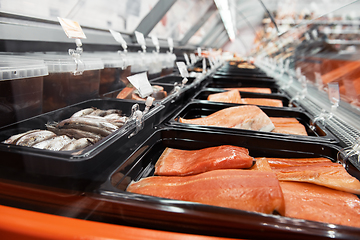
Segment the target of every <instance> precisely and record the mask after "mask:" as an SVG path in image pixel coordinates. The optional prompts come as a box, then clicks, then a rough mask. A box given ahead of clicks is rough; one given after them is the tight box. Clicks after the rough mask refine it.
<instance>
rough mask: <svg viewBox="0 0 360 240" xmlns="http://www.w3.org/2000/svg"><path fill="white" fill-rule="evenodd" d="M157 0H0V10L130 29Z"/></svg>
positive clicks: (133, 27)
mask: <svg viewBox="0 0 360 240" xmlns="http://www.w3.org/2000/svg"><path fill="white" fill-rule="evenodd" d="M157 2H158V0H127V1H117V0H102V1H97V0H78V1H73V0H37V1H29V0H1V2H0V10H1V11H5V12H10V13H14V14H19V15H26V16H31V17H37V18H43V19H49V20H54V21H57V17H63V18H69V19H72V20H74V21H77V22H79V23H80V25H82V26H88V27H94V28H100V29H106V30H107V29H109V28H111V29H114V30H117V31H120V32H125V33H132V32H133V31H134V30H135V29H136V27H137V26H138V25H139V23H140V22H141V20H142V19H143V18H144V17H145V16H146V15H147V14H148V13H149V12H150V11H151V9H152V8H153V7H154V6H155V4H156V3H157ZM19 6H21V7H19Z"/></svg>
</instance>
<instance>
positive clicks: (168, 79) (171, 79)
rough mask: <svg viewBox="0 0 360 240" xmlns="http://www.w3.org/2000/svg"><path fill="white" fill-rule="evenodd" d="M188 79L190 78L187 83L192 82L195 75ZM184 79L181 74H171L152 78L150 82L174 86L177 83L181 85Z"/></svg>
mask: <svg viewBox="0 0 360 240" xmlns="http://www.w3.org/2000/svg"><path fill="white" fill-rule="evenodd" d="M187 79H188V81H187V83H186V85H190V84H192V83H193V82H194V80H195V78H193V77H188V78H187ZM182 80H183V77H181V76H175V75H169V76H164V77H159V78H155V79H152V80H150V83H151V85H155V84H158V83H160V84H170V85H172V86H174V84H175V83H179V84H180V85H181V82H182Z"/></svg>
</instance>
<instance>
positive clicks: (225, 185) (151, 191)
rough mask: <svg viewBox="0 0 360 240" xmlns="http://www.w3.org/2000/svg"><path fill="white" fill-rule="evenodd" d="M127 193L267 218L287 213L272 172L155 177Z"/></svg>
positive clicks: (234, 170) (237, 171)
mask: <svg viewBox="0 0 360 240" xmlns="http://www.w3.org/2000/svg"><path fill="white" fill-rule="evenodd" d="M127 191H128V192H133V193H139V194H145V195H151V196H157V197H163V198H170V199H176V200H183V201H192V202H198V203H202V204H208V205H214V206H220V207H227V208H235V209H240V210H245V211H255V212H261V213H268V214H269V213H272V212H274V211H277V212H279V213H280V214H284V211H285V209H284V199H283V195H282V192H281V189H280V185H279V182H278V180H277V178H276V175H275V174H274V173H273V172H260V171H249V170H242V169H226V170H224V169H221V170H214V171H209V172H205V173H200V174H197V175H191V176H184V177H165V176H152V177H147V178H143V179H141V180H139V181H138V182H132V183H131V184H130V185H129V186H128V188H127Z"/></svg>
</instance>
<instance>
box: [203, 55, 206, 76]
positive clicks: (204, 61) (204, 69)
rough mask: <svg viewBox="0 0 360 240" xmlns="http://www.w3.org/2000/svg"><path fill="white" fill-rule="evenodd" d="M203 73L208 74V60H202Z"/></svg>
mask: <svg viewBox="0 0 360 240" xmlns="http://www.w3.org/2000/svg"><path fill="white" fill-rule="evenodd" d="M202 72H203V73H205V72H206V58H203V60H202Z"/></svg>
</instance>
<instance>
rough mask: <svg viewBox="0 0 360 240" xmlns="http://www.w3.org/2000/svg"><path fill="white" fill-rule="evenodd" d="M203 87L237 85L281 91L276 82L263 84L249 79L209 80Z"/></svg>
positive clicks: (237, 86)
mask: <svg viewBox="0 0 360 240" xmlns="http://www.w3.org/2000/svg"><path fill="white" fill-rule="evenodd" d="M204 87H205V88H220V89H224V88H239V87H259V88H261V87H263V88H270V89H271V93H281V92H282V91H281V90H280V89H279V88H280V87H279V85H277V84H276V83H263V84H256V83H253V82H251V81H240V82H236V83H235V82H209V83H207V84H205V86H204Z"/></svg>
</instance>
